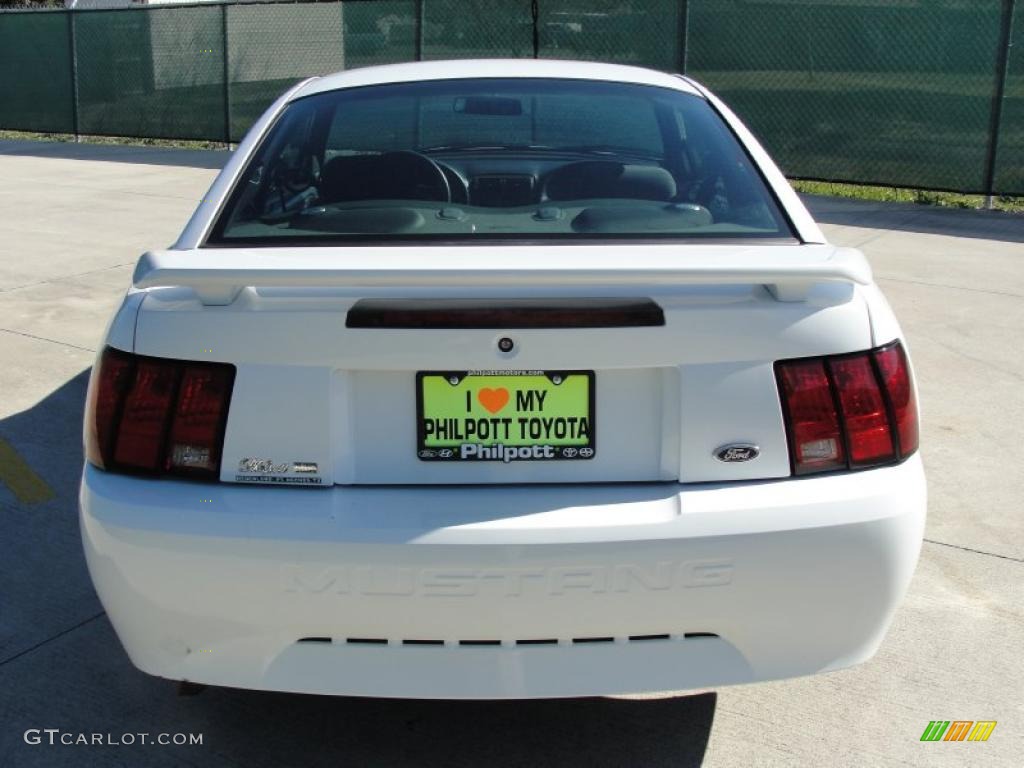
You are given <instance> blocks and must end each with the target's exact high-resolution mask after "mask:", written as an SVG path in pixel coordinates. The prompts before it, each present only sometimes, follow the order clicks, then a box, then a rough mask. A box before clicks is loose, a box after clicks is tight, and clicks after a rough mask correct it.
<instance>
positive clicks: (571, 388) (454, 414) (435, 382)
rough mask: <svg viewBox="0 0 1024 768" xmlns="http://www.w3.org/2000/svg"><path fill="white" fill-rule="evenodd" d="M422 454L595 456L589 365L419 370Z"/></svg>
mask: <svg viewBox="0 0 1024 768" xmlns="http://www.w3.org/2000/svg"><path fill="white" fill-rule="evenodd" d="M416 432H417V444H416V450H417V455H418V456H419V458H420V459H421V460H423V461H501V462H506V463H508V462H512V461H552V460H578V459H592V458H594V372H593V371H420V372H419V373H417V374H416Z"/></svg>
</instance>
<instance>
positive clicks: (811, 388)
mask: <svg viewBox="0 0 1024 768" xmlns="http://www.w3.org/2000/svg"><path fill="white" fill-rule="evenodd" d="M775 374H776V377H777V379H778V383H779V392H780V394H781V396H782V407H783V413H784V415H785V420H786V436H787V438H788V440H789V453H790V459H791V461H792V465H793V474H795V475H807V474H812V473H815V472H826V471H830V470H838V469H860V468H862V467H877V466H881V465H884V464H895V463H897V462H899V461H901V460H903V459H904V458H906V457H907V456H909V455H910V454H912V453H913V452H914V451H916V450H917V445H918V427H917V402H916V400H915V398H914V383H913V380H912V379H911V376H910V366H909V364H908V362H907V356H906V353H905V352H904V350H903V346H902V345H901V344H900V342H898V341H896V342H893V343H892V344H888V345H886V346H884V347H880V348H878V349H875V350H870V351H867V352H859V353H856V354H852V355H835V356H832V357H823V358H814V359H804V360H784V361H781V362H778V363H776V364H775Z"/></svg>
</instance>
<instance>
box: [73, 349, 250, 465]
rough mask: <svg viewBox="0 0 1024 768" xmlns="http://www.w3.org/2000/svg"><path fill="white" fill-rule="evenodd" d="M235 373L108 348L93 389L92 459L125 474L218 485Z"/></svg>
mask: <svg viewBox="0 0 1024 768" xmlns="http://www.w3.org/2000/svg"><path fill="white" fill-rule="evenodd" d="M234 380H235V367H234V366H233V365H227V364H224V363H198V362H188V361H183V360H164V359H161V358H155V357H142V356H140V355H130V354H128V353H126V352H121V351H119V350H116V349H111V348H109V347H108V348H107V349H105V350H104V351H103V354H102V356H101V357H100V363H99V368H98V370H96V371H94V372H93V376H92V380H91V381H90V390H89V399H88V405H87V409H86V416H85V438H86V439H85V443H86V445H85V450H86V458H87V459H88V460H89V461H90V462H91V463H92V464H95V465H96V466H98V467H101V468H104V469H108V470H112V471H122V472H144V473H148V474H154V475H164V474H167V475H178V476H187V477H194V478H197V479H203V480H216V479H217V478H218V476H219V475H220V455H221V449H222V447H223V445H224V427H225V424H226V422H227V414H228V405H229V404H230V401H231V389H232V386H233V385H234Z"/></svg>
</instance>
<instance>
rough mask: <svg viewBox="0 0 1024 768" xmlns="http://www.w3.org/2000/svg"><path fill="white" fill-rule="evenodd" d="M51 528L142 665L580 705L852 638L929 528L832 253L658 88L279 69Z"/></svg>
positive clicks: (206, 202)
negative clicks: (75, 508)
mask: <svg viewBox="0 0 1024 768" xmlns="http://www.w3.org/2000/svg"><path fill="white" fill-rule="evenodd" d="M85 433H86V435H85V436H86V452H87V462H86V465H85V470H84V474H83V478H82V486H81V524H82V533H83V539H84V544H85V552H86V555H87V558H88V564H89V569H90V572H91V574H92V578H93V581H94V583H95V586H96V590H97V592H98V593H99V596H100V599H101V600H102V602H103V605H104V607H105V608H106V610H107V614H108V615H109V617H110V620H111V622H112V623H113V626H114V628H115V629H116V631H117V634H118V636H119V637H120V639H121V642H122V643H123V644H124V647H125V649H126V650H127V652H128V655H129V656H130V657H131V660H132V662H133V663H134V664H135V665H136V666H137V667H138V668H139V669H141V670H143V671H144V672H148V673H150V674H152V675H159V676H162V677H165V678H169V679H172V680H185V681H191V682H195V683H205V684H214V685H222V686H233V687H240V688H256V689H266V690H276V691H301V692H309V693H322V694H350V695H360V696H386V697H424V698H526V697H562V696H587V695H599V694H618V693H629V692H640V691H668V690H681V689H694V688H706V687H712V686H721V685H727V684H732V683H747V682H753V681H761V680H770V679H777V678H786V677H791V676H796V675H807V674H812V673H817V672H825V671H828V670H834V669H838V668H841V667H846V666H849V665H852V664H856V663H858V662H861V661H864V660H866V659H868V658H869V657H870V656H871V655H872V654H874V652H875V651H876V649H877V648H878V647H879V644H880V643H881V642H882V639H883V637H884V635H885V632H886V628H887V626H888V624H889V622H890V620H891V618H892V616H893V613H894V611H895V610H896V608H897V605H898V604H899V602H900V600H901V598H902V596H903V594H904V592H905V590H906V588H907V585H908V582H909V581H910V578H911V574H912V572H913V570H914V567H915V564H916V560H917V556H918V552H919V549H920V545H921V539H922V530H923V526H924V519H925V479H924V474H923V471H922V466H921V461H920V458H919V453H918V450H917V448H918V409H917V403H916V395H915V387H914V382H913V378H912V373H911V368H910V363H909V361H908V358H907V354H906V347H905V344H904V342H903V340H902V336H901V332H900V329H899V327H898V325H897V323H896V320H895V319H894V317H893V314H892V312H891V310H890V309H889V306H888V305H887V303H886V301H885V299H884V298H883V297H882V294H881V293H880V292H879V290H878V288H877V287H876V286H875V284H874V283H873V281H872V277H871V271H870V269H869V267H868V264H867V262H866V261H865V259H864V257H863V256H862V255H861V254H860V253H858V252H856V251H853V250H850V249H845V248H837V247H835V246H832V245H829V244H828V243H827V242H826V241H825V238H824V237H823V236H822V233H821V231H820V230H819V229H818V227H817V225H816V224H815V223H814V221H813V220H812V219H811V217H810V216H809V214H808V212H807V211H806V209H805V208H804V206H803V205H802V204H801V202H800V200H799V199H798V198H797V196H796V195H795V194H794V192H793V190H792V189H791V187H790V186H789V184H788V183H787V182H786V179H785V178H784V177H783V175H782V174H781V173H780V172H779V170H778V169H777V168H776V166H775V165H774V164H773V163H772V162H771V160H770V159H769V158H768V156H767V155H766V154H765V152H764V150H763V149H762V148H761V147H760V146H759V145H758V143H757V141H756V140H755V139H754V138H753V137H752V136H751V134H750V132H749V131H748V130H747V129H746V128H745V127H744V126H743V125H742V124H741V123H740V121H739V120H738V119H737V118H736V117H735V115H733V114H732V113H731V112H730V111H729V110H728V109H727V108H726V107H725V106H724V105H723V104H722V103H721V102H720V101H719V100H717V99H716V98H715V97H714V96H713V95H711V94H710V93H709V92H708V91H707V90H705V89H704V88H703V87H701V86H700V85H698V84H697V83H695V82H693V81H692V80H690V79H687V78H685V77H680V76H675V75H670V74H665V73H659V72H653V71H648V70H644V69H637V68H631V67H622V66H613V65H605V64H593V63H578V62H555V61H527V60H516V61H458V62H429V63H417V64H402V65H394V66H386V67H376V68H368V69H358V70H353V71H348V72H343V73H341V74H336V75H331V76H329V77H323V78H314V79H311V80H307V81H305V82H303V83H300V84H299V85H297V86H295V87H294V88H292V89H291V90H289V91H288V92H287V93H286V94H285V95H284V96H282V97H281V98H280V99H279V100H278V101H277V102H276V103H275V104H274V105H273V106H272V107H271V108H270V109H269V110H268V111H267V113H266V114H265V115H264V116H263V117H262V118H261V119H260V120H259V121H258V122H257V123H256V125H255V126H254V127H253V128H252V130H251V131H250V132H249V134H248V136H247V137H246V139H245V140H244V141H243V142H242V144H241V145H240V146H239V148H238V150H237V151H236V152H235V153H234V155H233V156H232V157H231V159H230V161H229V162H228V164H227V166H226V167H225V168H224V170H223V171H222V172H221V173H220V175H219V176H218V177H217V179H216V181H215V182H214V184H213V186H212V187H211V189H210V191H209V193H208V194H207V196H206V197H205V198H204V199H203V201H202V203H201V204H200V205H199V207H198V209H197V210H196V212H195V214H194V215H193V217H192V219H191V220H190V221H189V223H188V225H187V226H186V227H185V230H184V232H183V233H182V234H181V237H180V238H179V240H178V241H177V242H176V243H175V244H174V245H173V246H172V247H171V248H169V249H167V250H162V251H153V252H150V253H146V254H145V255H143V256H142V257H141V259H140V260H139V263H138V266H137V268H136V270H135V274H134V278H133V286H132V287H131V289H130V290H129V291H128V293H127V295H126V297H125V299H124V302H123V304H122V306H121V307H120V309H119V310H118V311H117V313H116V314H115V316H114V318H113V320H112V322H111V325H110V327H109V329H108V332H107V336H106V340H105V347H104V349H103V351H102V352H101V354H100V356H99V359H98V361H97V364H96V366H95V367H94V369H93V374H92V380H91V383H90V392H89V402H88V408H87V416H86V425H85Z"/></svg>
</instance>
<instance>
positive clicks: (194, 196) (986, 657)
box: [0, 142, 1024, 766]
mask: <svg viewBox="0 0 1024 768" xmlns="http://www.w3.org/2000/svg"><path fill="white" fill-rule="evenodd" d="M224 157H225V155H224V153H215V152H201V151H181V150H162V149H151V148H131V147H116V146H114V147H111V146H103V147H96V146H90V145H59V144H45V143H27V142H0V441H2V442H3V443H6V444H7V445H8V446H10V447H11V448H12V449H13V450H15V451H17V454H18V456H20V457H21V458H22V459H24V461H25V463H26V465H27V466H29V467H31V469H32V471H33V472H34V473H35V474H36V475H37V476H38V478H39V479H40V480H41V481H42V482H44V483H45V484H46V486H47V487H48V488H50V489H52V493H53V496H52V498H51V499H49V500H45V499H43V500H40V497H33V496H31V494H26V493H25V488H12V487H11V485H10V484H4V483H2V482H0V765H4V766H7V765H11V766H23V765H24V766H32V765H39V766H55V765H104V766H105V765H140V766H151V765H152V766H157V765H161V766H162V765H168V766H171V765H190V766H234V765H245V766H276V765H332V766H337V765H344V764H357V765H358V764H371V765H433V764H447V765H478V764H495V765H575V764H588V765H676V766H678V765H682V766H689V765H700V764H701V763H702V761H703V764H704V765H708V766H751V765H754V766H762V765H764V766H773V765H780V766H781V765H814V766H818V765H833V766H840V765H850V766H859V765H871V766H878V765H928V766H932V765H939V766H942V765H949V766H953V765H956V766H963V765H978V766H982V765H984V766H1011V765H1012V766H1017V765H1019V764H1020V757H1019V752H1020V747H1021V745H1022V744H1024V738H1022V737H1024V705H1022V702H1024V696H1022V695H1021V691H1024V664H1021V663H1020V656H1021V652H1022V651H1024V609H1022V606H1024V515H1022V514H1021V507H1020V500H1021V499H1022V497H1024V473H1022V472H1021V471H1020V468H1019V462H1018V459H1017V456H1018V454H1019V453H1020V450H1019V448H1018V447H1017V445H1016V440H1017V439H1018V435H1019V434H1020V433H1021V432H1022V428H1024V397H1022V395H1021V391H1022V379H1024V355H1022V354H1021V350H1022V348H1024V347H1022V339H1021V337H1022V332H1024V217H1011V216H1007V215H1002V214H996V213H984V212H973V211H956V210H945V209H933V208H924V207H920V206H914V205H899V204H873V203H865V202H861V201H845V200H833V199H827V198H811V199H809V202H810V204H811V207H812V209H813V211H814V212H815V215H816V216H817V218H818V219H819V221H821V222H822V223H823V226H824V229H825V230H826V233H827V234H828V235H829V237H830V238H831V239H832V240H833V241H834V242H836V243H838V244H842V245H852V246H857V247H860V248H862V249H863V250H864V251H865V253H866V254H867V255H868V257H869V258H870V259H871V262H872V265H873V267H874V269H875V273H876V276H877V278H878V280H879V283H880V284H881V286H882V288H883V290H885V292H886V294H887V296H888V297H889V300H890V301H891V303H892V304H893V305H894V307H895V309H896V312H897V314H898V315H899V317H900V320H901V322H902V324H903V327H904V329H905V331H906V332H907V335H908V339H909V343H910V345H911V346H912V348H913V354H914V362H915V365H916V368H917V375H918V380H919V383H920V387H921V401H922V408H923V415H924V426H923V440H922V445H923V448H922V450H923V455H924V459H925V462H926V466H927V469H928V473H929V484H930V487H929V490H930V505H929V520H928V526H927V531H926V542H925V544H924V548H923V551H922V556H921V563H920V565H919V567H918V571H917V574H916V576H915V578H914V581H913V584H912V586H911V590H910V594H909V595H908V597H907V599H906V601H905V603H904V604H903V606H902V608H901V609H900V611H899V614H898V616H897V618H896V622H895V624H894V626H893V628H892V630H891V632H890V634H889V636H888V638H887V639H886V641H885V643H884V645H883V646H882V649H881V651H880V652H879V654H878V656H877V657H876V658H875V659H873V660H872V661H870V662H869V663H867V664H864V665H862V666H860V667H857V668H854V669H851V670H846V671H843V672H838V673H834V674H831V675H826V676H818V677H813V678H806V679H801V680H792V681H785V682H779V683H770V684H763V685H757V686H748V687H739V688H723V689H721V690H719V691H717V692H715V693H710V692H709V693H704V694H701V695H689V696H675V697H672V696H659V697H639V698H630V699H590V700H579V701H565V702H505V703H483V704H480V703H457V702H456V703H445V702H422V701H412V702H396V701H384V700H377V701H373V700H364V699H351V698H318V697H307V696H283V695H276V694H265V693H253V692H244V691H234V690H210V691H207V692H206V693H204V694H202V695H201V696H198V697H195V698H178V697H176V696H175V695H174V691H173V686H172V685H171V684H170V683H167V682H166V681H161V680H156V679H153V678H149V677H147V676H145V675H143V674H142V673H139V672H137V671H136V670H135V669H134V668H133V667H132V666H131V664H130V663H129V662H128V660H127V658H126V657H125V655H124V652H123V651H122V649H121V647H120V645H119V644H118V643H117V640H116V638H115V637H114V635H113V631H112V629H111V627H110V625H109V623H108V622H107V620H106V618H105V616H104V614H103V612H102V608H101V606H100V605H99V602H98V600H97V599H96V597H95V594H94V593H93V590H92V587H91V585H90V583H89V581H88V576H87V574H86V571H85V566H84V562H83V558H82V553H81V546H80V543H79V540H78V527H77V519H76V509H75V492H76V481H77V477H78V473H79V471H80V462H81V448H80V421H81V413H82V398H83V396H84V389H85V382H86V375H87V369H88V367H89V366H90V365H91V364H92V360H93V356H94V353H95V349H96V347H97V345H98V344H99V341H100V339H101V336H102V330H103V327H104V325H105V324H106V322H107V320H108V319H109V315H110V313H111V311H112V309H113V307H114V306H115V305H116V304H117V302H118V300H119V298H120V295H121V294H122V293H123V291H124V289H125V288H126V286H127V285H128V281H129V276H130V274H131V268H132V265H133V264H134V261H135V259H136V258H137V257H138V255H139V254H140V253H141V252H142V251H143V250H146V249H148V248H152V247H159V246H163V245H166V244H167V243H170V242H171V241H172V240H174V238H175V237H176V235H177V233H178V231H179V230H180V228H181V226H182V225H183V224H184V222H185V220H186V219H187V217H188V216H189V214H190V213H191V211H192V209H193V207H194V206H195V205H196V203H197V201H198V200H199V199H200V197H201V196H202V195H203V193H204V192H205V191H206V188H207V186H208V184H209V183H210V181H211V180H212V178H213V175H214V173H215V170H214V169H215V168H216V167H218V165H219V164H220V163H221V162H223V159H224ZM3 455H4V454H3V452H2V451H0V456H3ZM935 719H942V720H956V719H967V720H982V719H984V720H997V721H998V722H999V724H998V726H997V727H996V729H995V731H994V732H993V734H992V736H991V738H990V739H989V741H988V742H986V743H983V744H970V743H921V742H920V741H919V738H920V736H921V733H922V732H923V730H924V728H925V726H926V725H927V723H928V721H929V720H935ZM30 728H39V729H43V728H60V729H62V730H63V731H69V732H73V733H78V732H85V733H93V732H100V733H108V732H110V733H113V734H115V736H116V735H120V734H123V733H126V732H129V733H139V732H147V733H150V734H153V735H155V734H157V733H161V732H169V733H177V732H185V733H202V734H203V744H202V745H201V746H182V747H176V746H149V747H143V746H139V745H137V744H136V745H131V746H60V745H57V746H49V745H47V744H46V743H43V744H40V745H28V744H26V743H25V742H24V739H23V733H24V731H25V730H26V729H30Z"/></svg>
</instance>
